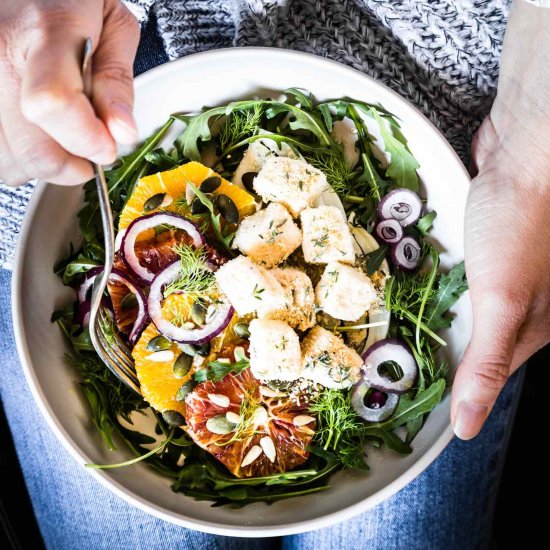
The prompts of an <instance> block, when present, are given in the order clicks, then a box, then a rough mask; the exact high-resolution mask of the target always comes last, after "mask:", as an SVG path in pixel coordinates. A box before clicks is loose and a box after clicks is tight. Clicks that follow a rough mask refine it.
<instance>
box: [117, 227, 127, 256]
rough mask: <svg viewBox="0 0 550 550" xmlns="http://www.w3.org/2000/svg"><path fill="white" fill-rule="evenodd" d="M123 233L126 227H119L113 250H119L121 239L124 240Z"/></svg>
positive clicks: (124, 233)
mask: <svg viewBox="0 0 550 550" xmlns="http://www.w3.org/2000/svg"><path fill="white" fill-rule="evenodd" d="M124 235H126V229H121V230H120V231H119V232H118V233H117V236H116V238H115V252H118V251H119V250H120V247H121V246H122V241H123V240H124Z"/></svg>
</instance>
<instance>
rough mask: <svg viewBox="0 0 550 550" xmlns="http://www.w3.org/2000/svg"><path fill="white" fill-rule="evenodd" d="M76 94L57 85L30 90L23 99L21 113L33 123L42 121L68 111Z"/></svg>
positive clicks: (52, 84)
mask: <svg viewBox="0 0 550 550" xmlns="http://www.w3.org/2000/svg"><path fill="white" fill-rule="evenodd" d="M74 99H75V92H73V91H71V90H69V89H68V88H66V87H64V86H60V85H56V84H55V83H49V84H47V85H44V86H41V87H35V88H33V89H30V90H28V91H27V92H26V93H24V94H23V95H22V97H21V111H22V112H23V114H24V115H25V117H26V118H27V119H29V120H32V121H40V120H43V119H45V118H48V117H49V116H50V115H53V114H56V113H59V112H62V111H63V110H65V109H67V108H68V107H69V106H70V105H71V103H72V102H73V101H74Z"/></svg>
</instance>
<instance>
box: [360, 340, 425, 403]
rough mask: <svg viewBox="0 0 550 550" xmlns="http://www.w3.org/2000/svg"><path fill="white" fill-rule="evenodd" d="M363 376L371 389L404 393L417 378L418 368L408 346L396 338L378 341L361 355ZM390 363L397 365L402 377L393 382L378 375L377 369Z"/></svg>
mask: <svg viewBox="0 0 550 550" xmlns="http://www.w3.org/2000/svg"><path fill="white" fill-rule="evenodd" d="M361 357H362V359H363V361H364V362H365V364H364V366H363V376H364V378H365V380H366V381H367V382H368V383H369V385H370V386H372V387H373V388H376V389H379V390H382V391H383V392H386V393H396V394H400V393H405V392H406V391H409V390H410V389H411V388H412V387H413V386H414V383H415V382H416V379H417V377H418V366H417V364H416V361H415V359H414V356H413V354H412V353H411V352H410V350H409V348H408V346H407V345H406V344H405V343H403V342H401V340H398V339H397V338H387V339H386V340H380V341H379V342H376V344H374V345H372V346H371V347H370V348H368V349H367V350H366V351H365V352H364V353H363V354H362V355H361ZM389 361H392V362H394V363H396V364H397V365H399V367H400V368H401V370H402V371H403V376H402V378H400V379H399V380H396V381H393V380H391V379H390V378H388V377H387V376H384V375H382V374H380V372H379V370H378V369H379V368H380V366H381V365H382V364H383V363H386V362H389Z"/></svg>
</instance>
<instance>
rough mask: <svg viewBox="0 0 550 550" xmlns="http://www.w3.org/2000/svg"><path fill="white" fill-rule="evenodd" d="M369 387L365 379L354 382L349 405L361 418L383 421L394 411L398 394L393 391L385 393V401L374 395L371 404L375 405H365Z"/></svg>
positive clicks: (397, 401) (370, 420)
mask: <svg viewBox="0 0 550 550" xmlns="http://www.w3.org/2000/svg"><path fill="white" fill-rule="evenodd" d="M370 389H371V386H370V385H369V383H368V382H367V381H366V380H361V382H359V383H358V384H355V386H354V387H353V391H352V393H351V405H352V407H353V410H354V411H355V412H356V413H357V414H358V415H359V416H360V417H361V418H362V419H363V420H366V421H367V422H383V421H384V420H387V419H388V418H389V417H390V416H391V415H392V414H393V413H394V411H395V409H396V408H397V404H398V403H399V396H398V395H396V394H395V393H388V394H386V401H385V402H383V401H382V400H381V399H380V398H379V396H375V397H376V399H373V400H372V405H376V406H375V407H374V406H367V405H366V404H365V396H366V395H367V392H368V391H369V390H370ZM380 397H381V396H380Z"/></svg>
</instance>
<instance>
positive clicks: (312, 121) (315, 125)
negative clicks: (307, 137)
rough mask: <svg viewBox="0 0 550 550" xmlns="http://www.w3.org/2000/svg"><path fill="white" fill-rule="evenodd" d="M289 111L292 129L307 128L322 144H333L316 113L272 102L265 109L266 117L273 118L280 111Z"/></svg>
mask: <svg viewBox="0 0 550 550" xmlns="http://www.w3.org/2000/svg"><path fill="white" fill-rule="evenodd" d="M287 112H288V113H290V114H291V120H290V122H289V126H290V128H291V129H292V130H307V131H309V132H311V133H312V134H313V135H314V136H315V137H316V138H317V140H318V141H319V143H321V144H322V145H328V146H331V145H334V141H333V139H332V137H331V135H330V134H329V133H328V132H327V130H326V129H325V128H324V127H323V122H322V120H321V118H320V117H319V115H318V114H317V113H313V112H307V111H304V110H302V109H300V107H297V106H296V105H290V104H288V103H276V102H272V103H271V105H270V107H269V108H268V109H267V110H266V116H267V118H273V117H275V116H277V115H278V114H280V113H287Z"/></svg>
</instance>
